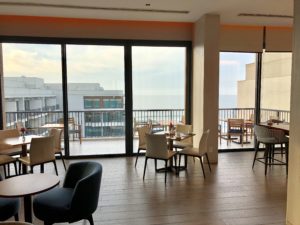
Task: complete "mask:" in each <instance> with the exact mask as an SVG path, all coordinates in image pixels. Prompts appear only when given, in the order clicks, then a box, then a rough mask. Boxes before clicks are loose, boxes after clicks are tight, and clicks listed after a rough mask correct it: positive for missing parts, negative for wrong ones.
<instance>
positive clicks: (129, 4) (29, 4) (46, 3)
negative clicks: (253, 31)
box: [0, 0, 293, 26]
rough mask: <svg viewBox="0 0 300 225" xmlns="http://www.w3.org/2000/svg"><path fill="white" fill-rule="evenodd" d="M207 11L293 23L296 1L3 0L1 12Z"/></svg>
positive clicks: (224, 17)
mask: <svg viewBox="0 0 300 225" xmlns="http://www.w3.org/2000/svg"><path fill="white" fill-rule="evenodd" d="M147 4H150V5H147ZM206 13H212V14H219V15H220V16H221V23H222V24H241V25H266V26H268V25H269V26H292V23H293V19H292V18H290V17H291V16H293V0H146V1H145V0H84V1H83V0H72V1H71V0H43V1H41V0H6V1H2V0H0V14H1V15H26V16H51V17H52V16H53V17H66V18H94V19H109V20H135V21H175V22H195V21H197V20H198V19H199V18H200V17H201V16H202V15H204V14H206ZM240 13H245V14H256V16H238V15H239V14H240ZM259 14H263V15H268V16H258V15H259ZM286 16H288V17H286Z"/></svg>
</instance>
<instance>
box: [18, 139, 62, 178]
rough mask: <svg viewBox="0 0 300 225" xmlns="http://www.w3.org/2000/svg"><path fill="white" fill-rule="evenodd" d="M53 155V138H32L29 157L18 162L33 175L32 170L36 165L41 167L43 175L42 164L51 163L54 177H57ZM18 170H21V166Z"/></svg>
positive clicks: (21, 158)
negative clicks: (27, 167)
mask: <svg viewBox="0 0 300 225" xmlns="http://www.w3.org/2000/svg"><path fill="white" fill-rule="evenodd" d="M54 153H55V151H54V136H49V137H41V138H32V140H31V144H30V149H29V156H25V157H20V158H19V162H20V163H22V164H24V165H26V166H30V169H31V173H33V168H34V166H36V165H40V166H41V173H43V172H44V164H45V163H48V162H52V163H53V164H54V168H55V172H56V175H58V172H57V166H56V162H55V154H54ZM19 169H21V165H20V168H19Z"/></svg>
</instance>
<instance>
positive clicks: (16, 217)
mask: <svg viewBox="0 0 300 225" xmlns="http://www.w3.org/2000/svg"><path fill="white" fill-rule="evenodd" d="M14 217H15V221H19V214H18V213H16V214H15V215H14Z"/></svg>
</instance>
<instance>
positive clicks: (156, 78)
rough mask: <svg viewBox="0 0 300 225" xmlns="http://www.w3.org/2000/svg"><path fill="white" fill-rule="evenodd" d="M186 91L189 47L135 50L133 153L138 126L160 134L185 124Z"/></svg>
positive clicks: (133, 55)
mask: <svg viewBox="0 0 300 225" xmlns="http://www.w3.org/2000/svg"><path fill="white" fill-rule="evenodd" d="M185 87H186V47H153V46H133V47H132V90H133V91H132V92H133V96H132V98H133V123H134V124H133V137H134V139H133V141H134V143H133V146H134V149H133V151H134V152H137V148H138V133H137V128H138V127H139V126H144V125H152V128H153V129H154V130H156V131H159V130H166V128H167V125H168V124H169V123H170V122H172V123H174V124H176V123H179V122H184V121H183V120H184V115H185Z"/></svg>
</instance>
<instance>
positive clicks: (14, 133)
mask: <svg viewBox="0 0 300 225" xmlns="http://www.w3.org/2000/svg"><path fill="white" fill-rule="evenodd" d="M19 136H20V131H19V130H18V129H9V130H0V140H1V139H4V138H11V137H19Z"/></svg>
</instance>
